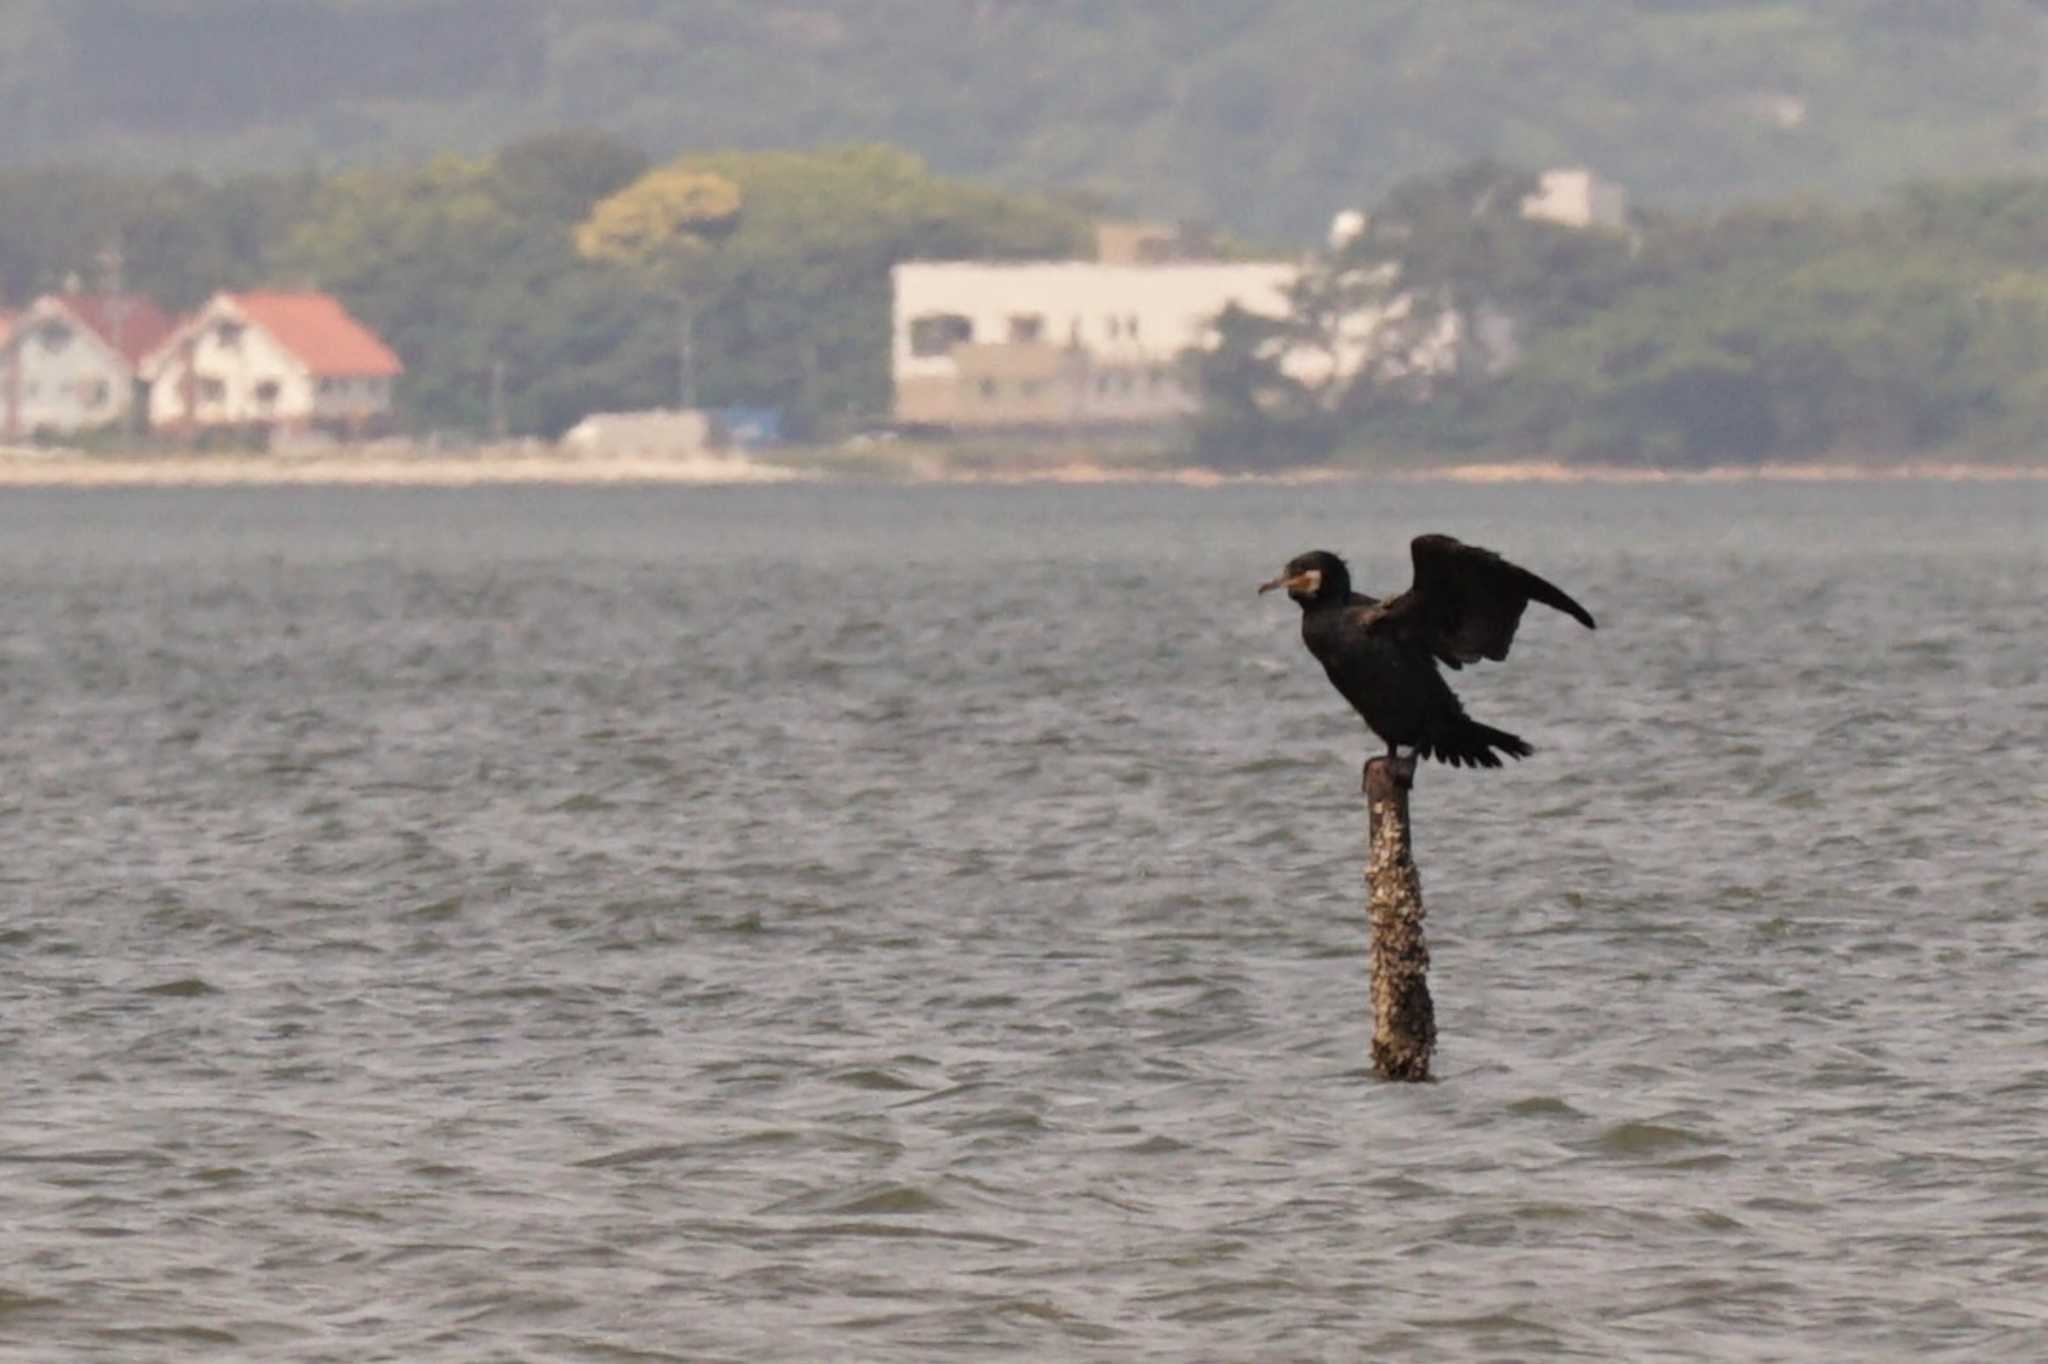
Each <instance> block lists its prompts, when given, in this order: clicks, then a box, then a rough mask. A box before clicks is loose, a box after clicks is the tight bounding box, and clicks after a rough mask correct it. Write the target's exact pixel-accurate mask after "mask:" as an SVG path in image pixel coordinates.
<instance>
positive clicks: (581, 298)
mask: <svg viewBox="0 0 2048 1364" xmlns="http://www.w3.org/2000/svg"><path fill="white" fill-rule="evenodd" d="M678 187H679V188H680V197H679V198H675V199H673V200H671V199H670V198H667V197H665V194H666V193H667V192H668V191H672V190H676V189H677V188H678ZM707 190H708V191H709V198H708V199H707V198H706V197H705V196H706V192H707ZM707 204H712V205H713V207H712V208H711V209H707V208H706V205H707ZM601 209H603V210H604V215H606V216H603V217H600V210H601ZM707 214H708V216H706V215H707ZM593 220H599V221H600V222H601V223H610V224H613V225H614V226H616V225H617V223H619V222H621V221H623V222H624V223H625V225H626V226H625V229H624V231H625V236H624V237H623V238H622V239H621V240H622V241H623V242H624V246H623V247H618V246H617V244H616V243H613V244H612V246H611V247H608V246H607V245H606V244H605V243H603V242H600V241H598V240H597V239H596V238H593V237H592V235H591V234H590V233H589V232H588V231H584V232H582V234H581V238H582V242H581V245H580V246H579V229H585V228H587V227H588V226H589V225H590V223H591V222H592V221H593ZM599 235H600V236H601V235H602V234H599ZM1086 240H1087V219H1086V217H1085V216H1084V215H1083V214H1082V213H1080V212H1079V211H1078V210H1076V209H1074V208H1071V207H1067V206H1063V205H1059V204H1055V203H1052V202H1050V201H1047V200H1045V199H1040V198H1027V197H1023V196H1018V195H1010V194H1003V193H999V192H996V191H992V190H988V189H984V188H981V187H979V186H975V185H969V184H965V183H962V182H959V181H953V180H947V179H942V178H940V177H937V176H934V175H932V174H930V173H929V172H928V171H927V170H926V169H925V168H924V166H923V164H922V163H921V162H920V161H918V160H917V159H916V158H915V157H912V156H910V155H908V154H907V153H904V152H900V151H896V150H893V149H889V148H882V147H847V148H835V149H828V150H822V151H815V152H723V153H707V154H704V155H699V156H687V157H684V158H682V159H681V160H680V161H677V162H674V163H671V164H669V165H666V166H661V167H654V168H650V167H649V165H648V163H647V158H646V157H645V156H644V155H643V154H642V153H640V152H639V151H637V150H635V149H634V148H632V147H630V146H628V145H626V144H624V143H622V142H620V141H617V140H616V139H613V138H610V137H607V136H605V135H603V134H598V133H582V132H569V133H558V134H550V135H543V136H539V137H535V138H531V139H527V140H524V141H521V142H517V143H515V144H513V145H511V146H508V147H506V148H504V149H503V150H501V151H499V152H497V153H496V154H494V155H491V156H488V157H483V158H477V159H463V158H457V157H441V158H439V159H436V160H433V161H431V162H428V163H427V164H424V165H417V166H411V167H403V168H397V169H371V170H350V171H343V172H340V173H337V174H332V175H314V174H296V175H274V176H273V175H252V176H240V177H235V178H231V179H226V180H219V181H210V180H207V179H204V178H201V177H199V176H196V175H191V174H182V173H181V174H172V175H164V176H133V175H120V174H114V173H108V172H100V171H86V170H77V169H65V168H50V169H36V170H19V171H6V172H0V290H4V301H5V302H6V303H8V304H11V305H14V306H19V305H20V304H22V303H24V302H26V301H27V300H28V299H30V298H31V297H33V296H34V295H35V294H37V293H38V292H41V291H43V290H47V289H55V288H59V287H62V286H63V285H64V283H65V282H66V281H67V279H70V278H76V279H77V280H78V281H79V282H80V283H82V284H84V285H85V286H86V287H88V288H101V287H105V285H106V282H107V273H108V270H109V268H110V266H111V264H112V255H113V254H114V253H118V255H119V258H120V270H121V274H122V277H123V282H124V284H125V285H126V286H127V287H129V288H132V289H138V290H141V291H143V292H146V293H149V294H152V295H154V296H155V297H156V298H158V299H159V300H160V301H161V302H163V303H164V304H165V305H166V306H167V307H172V308H185V307H189V306H191V305H193V304H195V303H197V302H199V301H200V300H202V299H204V298H205V297H207V296H208V295H209V294H211V293H212V292H213V291H215V290H217V289H221V288H232V287H236V286H245V285H253V284H259V283H270V284H290V285H302V284H303V285H311V286H314V287H318V288H322V289H327V290H330V291H332V292H334V293H335V294H337V295H338V296H339V297H340V298H341V299H342V300H343V302H344V303H346V304H347V306H348V308H349V309H350V311H352V312H353V313H355V314H356V315H357V316H358V317H360V318H362V319H363V320H364V321H366V322H368V323H369V324H370V325H371V326H372V327H374V328H376V329H377V331H378V332H380V333H381V334H382V335H383V336H384V338H385V339H386V340H387V341H389V342H390V343H391V345H392V346H393V347H394V348H395V349H396V350H397V351H398V352H399V354H400V355H401V356H402V357H403V358H404V360H405V362H406V365H407V368H408V374H407V377H406V379H405V381H404V383H403V384H402V385H401V386H400V390H399V401H400V417H401V419H402V421H403V422H404V424H405V425H406V426H407V427H409V428H410V429H412V430H415V431H435V430H458V431H470V432H478V433H482V432H486V431H488V430H489V429H490V428H491V425H492V421H493V416H494V414H493V412H492V410H491V402H492V395H493V392H494V391H499V392H502V393H503V394H504V395H505V401H504V405H503V410H502V412H501V413H499V414H495V415H500V416H502V417H503V419H504V420H505V423H506V428H507V430H508V431H509V432H510V433H512V434H541V435H555V434H558V433H559V432H560V431H562V430H563V429H564V428H565V427H567V426H569V425H571V424H573V423H574V422H575V421H577V420H578V419H579V418H580V417H582V416H583V415H584V414H586V413H588V412H592V411H607V410H630V409H637V408H647V407H659V406H667V405H673V404H674V403H675V402H676V401H677V398H678V393H679V389H680V386H681V384H680V380H679V366H680V365H681V360H680V356H681V353H682V351H683V349H684V347H683V344H682V341H683V337H682V333H683V331H684V329H685V327H686V326H687V328H688V331H689V333H690V334H691V335H690V345H689V347H688V350H689V354H690V356H691V368H692V369H693V371H694V374H693V379H694V386H695V389H696V392H697V393H698V395H699V396H700V398H701V400H702V401H703V402H704V403H706V404H709V405H758V406H764V407H776V408H780V409H781V410H782V411H783V413H784V417H785V426H786V429H789V430H791V431H792V432H794V433H795V434H798V435H803V434H809V433H813V432H817V431H819V430H821V429H830V428H831V427H832V425H833V424H834V423H835V422H845V421H855V420H859V419H861V418H864V417H869V416H872V415H874V414H880V413H885V412H886V411H887V410H888V406H889V401H888V384H889V376H888V363H889V361H888V310H889V266H890V265H891V264H892V263H894V262H895V261H897V260H900V259H904V258H907V257H960V256H978V257H987V258H1006V257H1017V256H1055V255H1063V254H1069V253H1072V252H1075V251H1078V250H1080V249H1082V247H1083V243H1084V242H1085V241H1086ZM686 318H687V322H686V320H685V319H686Z"/></svg>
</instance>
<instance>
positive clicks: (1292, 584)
mask: <svg viewBox="0 0 2048 1364" xmlns="http://www.w3.org/2000/svg"><path fill="white" fill-rule="evenodd" d="M1322 585H1323V573H1322V570H1321V569H1317V568H1310V569H1304V570H1303V571H1302V572H1300V573H1282V574H1281V575H1280V576H1279V577H1277V578H1275V579H1273V581H1272V582H1269V583H1260V584H1259V595H1260V596H1262V597H1263V596H1265V595H1266V594H1267V593H1268V592H1271V591H1272V590H1273V589H1274V588H1276V587H1284V588H1286V589H1287V590H1288V591H1289V592H1290V593H1300V594H1301V595H1303V596H1308V597H1313V596H1314V595H1315V594H1316V589H1317V588H1319V587H1321V586H1322Z"/></svg>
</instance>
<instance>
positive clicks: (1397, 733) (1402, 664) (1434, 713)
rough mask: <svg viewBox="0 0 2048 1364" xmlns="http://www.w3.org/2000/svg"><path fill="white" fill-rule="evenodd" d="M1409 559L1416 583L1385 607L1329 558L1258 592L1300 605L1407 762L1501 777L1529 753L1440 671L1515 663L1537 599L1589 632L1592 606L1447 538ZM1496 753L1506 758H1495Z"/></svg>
mask: <svg viewBox="0 0 2048 1364" xmlns="http://www.w3.org/2000/svg"><path fill="white" fill-rule="evenodd" d="M1408 552H1409V555H1410V557H1412V558H1413V559H1414V561H1415V582H1414V584H1413V585H1412V586H1411V587H1410V588H1409V589H1408V590H1407V591H1406V592H1403V593H1402V594H1401V595H1400V596H1398V597H1394V598H1392V599H1391V600H1388V601H1380V600H1378V599H1377V598H1374V597H1367V596H1363V595H1361V594H1359V593H1357V592H1353V591H1352V590H1351V570H1350V569H1348V568H1346V567H1345V566H1344V561H1343V560H1342V559H1340V558H1338V557H1337V556H1336V555H1334V554H1332V553H1330V552H1329V551H1328V550H1325V549H1317V550H1311V551H1309V552H1308V553H1307V554H1303V555H1299V556H1297V557H1296V558H1294V559H1292V560H1290V561H1289V563H1288V565H1287V571H1286V572H1284V573H1282V574H1281V575H1280V576H1279V577H1277V578H1275V579H1273V581H1271V582H1269V583H1266V584H1264V585H1263V586H1261V587H1260V588H1259V591H1260V592H1270V591H1272V590H1273V589H1274V588H1276V587H1284V588H1286V589H1287V595H1288V596H1290V597H1292V598H1294V600H1295V601H1296V602H1298V603H1300V605H1301V638H1302V642H1303V643H1305V644H1307V645H1308V651H1309V652H1310V653H1312V654H1314V655H1315V656H1316V660H1317V661H1318V662H1319V663H1321V664H1322V665H1323V671H1324V672H1327V673H1328V674H1329V675H1330V681H1331V683H1332V684H1334V685H1335V686H1336V688H1337V690H1338V691H1340V692H1342V693H1343V695H1344V699H1345V700H1346V701H1349V702H1350V703H1351V705H1352V708H1353V709H1355V710H1356V711H1357V712H1358V713H1359V714H1360V715H1362V716H1364V717H1365V723H1366V724H1367V725H1368V726H1369V727H1370V728H1371V729H1372V732H1373V733H1375V734H1377V735H1379V736H1380V738H1382V739H1384V740H1385V741H1386V744H1387V756H1388V757H1389V758H1392V759H1394V760H1395V761H1396V762H1399V761H1400V754H1399V751H1398V746H1399V745H1402V744H1405V745H1407V746H1408V747H1409V748H1410V749H1412V750H1413V751H1414V756H1415V757H1417V758H1435V759H1436V760H1437V761H1439V762H1447V763H1449V764H1451V766H1453V767H1462V766H1464V765H1466V764H1468V763H1469V764H1470V765H1472V766H1474V767H1499V766H1500V755H1501V754H1502V753H1505V754H1507V755H1508V756H1509V757H1513V758H1526V757H1528V756H1529V754H1530V753H1531V752H1533V751H1534V750H1532V749H1531V748H1530V747H1529V745H1528V744H1526V743H1524V742H1522V740H1521V739H1520V738H1518V737H1517V736H1515V735H1513V734H1510V733H1508V732H1507V731H1506V730H1501V729H1495V728H1493V727H1492V726H1491V725H1482V724H1480V723H1479V722H1478V721H1477V720H1474V719H1473V718H1472V717H1471V716H1469V715H1467V714H1465V708H1464V707H1463V706H1462V705H1460V704H1458V698H1457V697H1456V696H1455V695H1454V694H1453V693H1452V691H1451V688H1450V684H1449V683H1447V682H1445V681H1444V677H1443V674H1442V673H1440V672H1438V671H1437V667H1436V665H1437V664H1438V663H1440V662H1441V663H1445V664H1448V665H1449V666H1450V667H1452V668H1462V667H1463V666H1464V665H1465V664H1467V663H1477V662H1478V661H1479V660H1480V659H1482V658H1491V659H1494V660H1496V661H1498V660H1500V659H1504V658H1506V657H1507V656H1508V646H1509V645H1510V644H1512V643H1513V642H1514V639H1515V627H1516V626H1517V625H1519V624H1521V621H1522V612H1523V610H1524V609H1525V608H1526V607H1527V606H1528V605H1529V603H1530V602H1532V601H1540V602H1542V603H1543V604H1544V605H1545V606H1551V607H1555V608H1556V609H1558V610H1559V611H1562V612H1564V613H1565V614H1566V615H1568V616H1571V617H1572V618H1573V619H1575V620H1577V621H1578V622H1579V624H1581V625H1583V626H1585V627H1586V628H1587V629H1588V630H1591V629H1592V628H1593V618H1592V616H1590V615H1588V614H1587V613H1586V608H1585V607H1583V606H1581V605H1579V604H1578V603H1577V602H1575V601H1573V600H1572V599H1571V598H1570V597H1568V596H1566V595H1565V594H1564V593H1563V592H1561V591H1559V590H1558V589H1557V588H1555V587H1553V586H1551V585H1550V584H1549V583H1547V582H1545V581H1544V580H1543V579H1541V578H1539V577H1537V576H1536V575H1535V574H1534V573H1531V572H1529V570H1527V569H1525V568H1518V567H1517V566H1515V565H1514V564H1511V563H1509V562H1508V561H1507V560H1505V559H1503V558H1501V557H1500V555H1498V554H1495V553H1494V552H1493V551H1492V550H1490V549H1481V548H1479V547H1478V546H1477V545H1468V544H1464V543H1461V542H1460V541H1457V540H1454V539H1452V538H1451V537H1450V536H1448V535H1418V536H1416V537H1415V539H1414V540H1413V541H1412V542H1411V543H1410V544H1409V546H1408ZM1496 750H1498V751H1496Z"/></svg>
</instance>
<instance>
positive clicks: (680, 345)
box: [676, 290, 697, 411]
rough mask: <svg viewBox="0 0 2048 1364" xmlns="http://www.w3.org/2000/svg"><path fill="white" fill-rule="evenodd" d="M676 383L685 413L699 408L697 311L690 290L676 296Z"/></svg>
mask: <svg viewBox="0 0 2048 1364" xmlns="http://www.w3.org/2000/svg"><path fill="white" fill-rule="evenodd" d="M676 306H677V315H676V383H677V386H678V396H679V397H680V398H681V400H682V406H683V409H684V410H685V411H689V410H691V409H693V408H695V407H696V406H697V310H696V309H695V308H694V307H692V306H691V303H690V294H689V291H688V290H683V291H681V292H679V293H678V294H677V295H676Z"/></svg>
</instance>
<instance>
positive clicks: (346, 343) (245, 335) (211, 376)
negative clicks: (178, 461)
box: [143, 293, 405, 434]
mask: <svg viewBox="0 0 2048 1364" xmlns="http://www.w3.org/2000/svg"><path fill="white" fill-rule="evenodd" d="M403 373H405V365H404V364H403V363H402V362H400V360H399V358H398V357H397V356H396V355H394V354H393V353H392V351H391V348H390V347H389V346H387V345H385V344H384V342H383V341H382V340H380V339H379V338H378V337H377V334H376V333H375V332H373V331H371V330H370V329H369V328H368V327H365V326H364V325H363V324H362V323H360V322H358V321H356V319H355V318H353V317H351V316H349V313H348V310H347V309H345V308H343V307H342V306H341V304H340V302H338V301H337V300H336V299H335V298H333V297H332V296H331V295H328V294H318V293H249V294H216V295H214V297H213V299H212V300H211V301H210V302H208V303H207V304H206V306H205V307H203V308H201V309H200V310H199V311H198V312H196V313H194V314H193V315H192V316H191V317H190V318H188V319H187V320H186V321H184V322H182V323H180V324H179V326H178V328H177V330H176V331H174V332H172V333H171V334H170V336H169V337H168V338H167V339H165V340H164V341H163V342H162V343H161V344H160V345H158V346H157V347H156V349H155V350H154V351H153V352H152V353H151V354H150V356H149V358H148V359H147V360H146V361H144V363H143V374H144V377H146V378H147V379H148V380H149V381H150V385H151V387H150V395H149V418H150V425H152V426H154V427H156V428H158V429H159V430H166V431H184V432H193V431H196V430H198V429H200V428H203V427H209V426H215V427H218V426H239V427H267V428H269V429H271V430H279V429H282V430H286V431H307V430H314V429H318V430H326V431H337V432H344V433H350V434H354V433H360V432H364V431H369V430H374V429H376V428H378V427H380V426H382V425H383V424H384V423H385V422H386V421H387V419H388V418H389V417H390V415H391V382H392V380H394V379H396V378H397V377H398V376H399V375H401V374H403Z"/></svg>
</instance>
